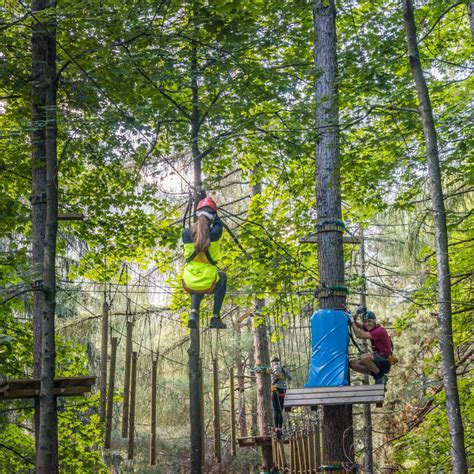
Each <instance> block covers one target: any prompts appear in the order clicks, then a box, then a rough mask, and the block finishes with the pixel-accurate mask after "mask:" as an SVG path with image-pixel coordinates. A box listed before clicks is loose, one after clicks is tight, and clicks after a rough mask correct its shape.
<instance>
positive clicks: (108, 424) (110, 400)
mask: <svg viewBox="0 0 474 474" xmlns="http://www.w3.org/2000/svg"><path fill="white" fill-rule="evenodd" d="M117 346H118V339H117V338H116V337H113V338H112V352H111V354H110V369H109V391H108V392H107V414H106V417H105V420H106V421H105V443H104V447H105V448H106V449H109V448H110V438H111V433H112V412H113V408H114V388H115V362H116V360H117Z"/></svg>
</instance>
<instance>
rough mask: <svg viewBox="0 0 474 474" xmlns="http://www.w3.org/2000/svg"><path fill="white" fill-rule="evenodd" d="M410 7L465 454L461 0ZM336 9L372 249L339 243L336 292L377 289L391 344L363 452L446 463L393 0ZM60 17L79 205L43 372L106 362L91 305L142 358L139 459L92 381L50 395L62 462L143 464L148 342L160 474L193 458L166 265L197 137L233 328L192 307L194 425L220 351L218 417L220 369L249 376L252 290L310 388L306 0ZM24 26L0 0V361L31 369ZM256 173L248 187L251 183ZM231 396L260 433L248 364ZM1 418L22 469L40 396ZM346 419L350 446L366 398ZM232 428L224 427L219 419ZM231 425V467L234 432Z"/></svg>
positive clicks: (349, 187) (398, 467)
mask: <svg viewBox="0 0 474 474" xmlns="http://www.w3.org/2000/svg"><path fill="white" fill-rule="evenodd" d="M416 6H417V9H416V23H417V27H418V40H419V43H420V54H421V61H422V64H423V67H424V70H425V74H426V77H427V81H428V86H429V89H430V93H431V99H432V106H433V110H434V115H435V122H436V127H437V132H438V135H439V144H440V153H441V167H442V176H443V187H444V191H445V203H446V209H447V220H448V229H449V245H450V247H449V248H450V264H451V273H452V304H453V331H454V332H453V335H454V341H455V345H456V346H455V350H456V362H457V372H458V385H459V391H460V401H461V408H462V414H463V419H464V424H465V430H466V433H465V441H466V448H467V450H468V453H469V454H470V457H471V461H472V454H473V453H472V439H473V436H472V426H473V424H472V422H473V420H472V416H473V415H472V414H473V413H474V409H473V399H472V379H471V378H470V377H469V375H470V369H471V368H472V367H471V365H470V364H471V362H472V327H473V307H474V300H473V295H472V285H473V263H474V252H473V241H474V230H473V220H474V219H473V182H472V179H473V162H474V161H473V159H472V152H471V150H472V137H473V133H472V132H473V131H472V90H473V89H474V87H473V79H472V72H473V65H472V62H471V61H470V59H471V58H470V56H471V55H472V35H473V30H472V28H473V17H472V8H471V7H472V5H470V2H451V1H419V2H416ZM337 13H338V16H337V30H338V48H339V49H338V68H339V84H338V85H339V106H340V114H341V187H342V198H343V217H344V221H345V222H346V225H347V230H348V232H349V233H350V234H353V235H357V236H360V235H361V229H363V234H364V242H365V251H366V262H367V263H366V271H365V273H366V276H365V278H364V281H362V280H361V277H360V275H361V272H360V258H359V249H358V247H357V246H346V247H345V252H346V253H345V260H346V279H347V284H348V285H349V287H350V290H351V293H350V297H349V300H348V301H349V307H355V305H357V304H358V301H359V297H360V293H361V292H362V288H363V287H364V284H365V286H366V288H367V290H366V291H367V302H368V306H369V307H370V309H372V310H374V311H375V313H376V314H377V315H378V317H379V319H380V321H381V322H382V323H383V324H384V325H385V326H386V327H388V328H389V330H390V333H391V334H392V336H393V340H394V344H395V350H396V353H397V355H398V356H399V358H400V359H401V361H400V363H399V364H398V365H397V366H396V367H395V369H394V371H393V374H392V375H391V377H390V382H389V385H388V393H387V401H386V403H385V405H384V407H383V408H381V409H377V410H375V411H374V413H373V418H374V456H375V459H376V467H377V470H380V472H382V470H384V472H385V471H388V472H428V471H432V472H437V471H442V470H445V471H446V470H449V466H450V451H449V436H448V428H447V421H446V414H445V399H444V392H443V385H442V374H441V359H440V352H439V346H438V332H437V331H438V329H437V328H438V326H437V323H436V311H437V309H436V308H437V300H436V298H437V294H436V262H435V251H434V232H433V222H432V212H431V201H430V198H429V190H428V184H427V170H426V158H425V141H424V136H423V130H422V124H421V120H420V116H419V114H418V109H417V98H416V93H415V90H414V86H413V79H412V76H411V73H410V68H409V63H408V59H407V52H406V44H405V37H404V30H403V17H402V10H401V6H400V4H399V2H398V1H379V0H374V1H370V2H369V1H358V0H341V1H340V2H338V4H337ZM48 14H49V15H51V14H52V11H50V12H49V13H48V12H46V13H44V14H43V15H45V18H47V16H48ZM55 14H56V16H57V53H58V78H57V79H58V108H57V114H58V159H59V172H58V180H59V189H58V192H59V205H60V212H76V213H80V214H83V215H84V216H85V217H84V219H83V220H82V221H74V222H61V223H60V228H59V234H58V263H57V278H58V290H59V291H58V294H57V310H56V318H57V323H56V329H57V335H56V337H57V351H58V358H57V374H58V375H63V376H68V375H81V374H82V375H84V374H89V373H90V374H98V372H99V356H100V335H99V334H100V317H101V312H102V305H103V303H104V301H105V302H107V303H108V304H109V306H110V309H111V335H112V336H117V337H118V338H119V340H120V343H119V348H118V362H117V367H118V373H117V377H118V380H120V379H121V378H122V377H123V366H124V364H123V358H124V335H125V333H126V322H127V321H133V322H134V324H135V326H134V350H136V351H137V352H138V354H139V359H138V392H137V400H138V405H137V415H136V416H137V426H136V442H137V446H136V449H135V452H136V456H135V459H134V460H133V461H127V460H126V440H123V439H122V437H121V433H120V410H121V395H122V389H121V385H120V384H119V387H118V388H117V392H116V399H115V400H116V413H115V415H114V431H113V438H112V450H108V451H105V450H104V449H103V447H102V446H103V440H102V439H103V426H102V424H101V423H100V421H99V417H98V404H99V397H98V394H97V392H96V391H95V393H94V394H93V395H92V396H91V397H84V398H74V399H59V400H60V402H59V404H60V405H59V437H60V443H59V449H60V452H59V455H60V463H61V468H62V469H63V470H64V472H102V471H103V472H106V465H107V464H109V465H114V466H115V467H116V468H117V469H119V468H120V469H122V470H123V472H127V471H129V472H132V471H133V469H135V470H138V472H146V471H145V469H146V467H145V466H146V464H147V449H148V448H147V445H148V432H149V409H150V403H151V400H150V394H149V385H150V372H151V364H152V359H153V358H155V357H156V356H157V354H158V353H159V354H160V356H159V359H158V360H159V369H158V370H159V392H158V399H159V404H158V420H159V422H158V442H159V449H158V453H159V456H158V457H159V463H160V465H161V466H162V467H163V469H169V470H170V472H173V471H174V472H176V470H177V469H179V468H180V467H182V466H186V465H187V463H189V421H188V409H187V404H188V378H187V377H188V376H187V364H186V363H187V354H186V344H187V340H186V336H187V329H185V322H186V318H187V311H188V307H189V301H188V299H189V298H188V296H187V295H186V294H185V293H184V292H183V290H182V289H181V286H180V282H179V273H180V270H181V268H182V263H183V262H182V252H181V249H180V232H181V228H182V225H183V215H184V213H185V209H186V207H187V206H188V203H189V199H190V193H191V192H192V187H191V183H192V160H193V158H192V156H193V155H192V151H193V147H197V148H195V149H197V150H198V153H200V154H201V156H202V158H203V175H204V176H205V180H204V187H205V189H206V190H207V191H208V193H209V194H210V195H211V196H212V197H213V198H214V199H216V200H217V202H218V204H219V206H220V214H221V217H222V218H223V220H224V222H225V223H226V224H227V226H228V227H229V228H230V229H231V231H232V233H233V234H235V236H236V237H237V238H238V241H239V243H240V245H236V243H235V242H234V240H233V239H232V238H231V236H230V234H229V233H226V235H225V237H224V242H223V247H224V249H225V251H224V255H223V258H222V262H220V266H221V267H222V268H224V269H225V270H226V272H227V274H228V280H229V287H228V295H227V298H226V302H225V308H224V315H225V320H226V321H227V323H228V325H229V326H232V327H233V330H232V331H225V332H224V333H223V334H221V335H220V336H219V337H218V338H216V336H215V335H214V336H213V335H211V334H210V333H209V331H207V330H206V323H205V322H204V324H203V329H202V337H203V343H202V346H203V349H202V353H203V361H204V374H205V377H204V390H205V406H206V418H205V423H206V426H210V425H209V422H210V419H211V410H210V407H211V402H212V400H211V395H210V393H211V392H210V388H211V368H212V359H213V358H214V356H215V355H217V356H218V358H219V361H220V367H221V377H220V380H221V398H222V406H223V409H224V413H228V410H229V405H228V403H229V400H228V381H227V369H228V368H229V367H232V366H234V365H236V363H241V364H242V365H243V366H244V369H245V371H246V374H247V375H250V372H249V370H250V368H251V367H252V364H251V357H252V329H251V326H252V325H257V324H259V318H253V319H252V320H251V321H248V318H247V317H246V315H247V314H248V313H249V310H250V309H251V308H253V303H254V300H255V298H256V297H260V298H264V299H265V307H264V310H263V312H262V314H261V315H260V320H264V321H265V322H266V324H267V326H268V327H269V331H270V336H271V341H272V348H271V351H272V354H274V355H279V356H280V357H281V358H282V359H283V360H284V362H285V363H286V365H287V366H288V367H289V368H290V370H291V372H292V373H293V374H294V376H293V382H292V384H293V386H295V387H296V386H302V385H303V384H304V383H305V381H306V376H307V368H308V360H309V354H310V335H309V318H310V316H311V314H312V311H313V309H315V308H316V307H317V301H316V300H315V298H314V296H313V293H314V290H315V289H316V288H317V287H318V277H317V261H316V249H315V246H313V245H308V244H301V243H300V242H299V239H300V238H302V237H305V236H307V235H309V234H311V233H312V232H313V231H314V228H315V224H316V215H315V162H314V147H315V143H316V141H317V139H318V130H316V129H315V126H314V115H315V100H314V81H315V74H316V72H315V67H314V60H313V43H314V40H315V38H314V33H313V18H312V6H311V2H309V1H304V0H294V1H289V2H274V1H263V0H261V1H258V0H253V1H246V0H228V1H224V0H222V1H215V2H205V1H201V0H194V2H178V1H161V2H157V1H147V0H130V1H127V2H118V1H116V0H89V1H83V2H73V1H69V0H61V1H59V2H58V4H57V7H56V9H55ZM37 20H38V19H37V18H36V19H35V17H34V16H32V15H31V10H30V3H29V2H27V1H13V0H6V1H4V2H3V5H2V6H1V7H0V60H1V68H0V130H1V132H0V133H1V135H0V170H1V179H0V189H1V192H0V215H1V220H0V269H1V271H0V294H1V297H0V337H1V339H0V344H1V346H0V372H1V373H3V374H5V375H6V376H8V377H10V378H26V377H31V376H32V371H33V359H32V346H33V339H32V324H31V318H32V291H31V284H32V282H33V280H34V278H33V276H32V275H33V274H34V269H32V265H31V239H32V235H31V232H32V229H31V199H30V196H31V173H32V171H31V156H30V154H31V143H30V136H31V132H32V129H31V98H30V97H31V30H32V25H33V24H34V22H35V21H37ZM196 118H198V120H197V121H196ZM193 124H194V125H195V126H194V127H193V126H192V125H193ZM196 124H197V127H196ZM256 184H261V186H262V193H261V195H258V196H251V194H252V193H251V187H252V186H254V185H256ZM207 303H208V302H207ZM352 305H353V306H352ZM204 308H205V309H206V310H207V308H209V306H207V305H205V306H204ZM203 317H204V318H205V317H206V314H204V315H203ZM352 352H353V353H354V354H355V350H352ZM237 359H239V360H237ZM239 361H240V362H239ZM244 400H245V401H244ZM240 403H241V405H240V410H242V409H245V412H246V413H247V417H246V418H244V419H242V418H241V417H240V418H239V420H240V425H239V428H240V429H241V430H242V429H243V424H244V422H245V425H246V426H247V427H248V431H249V432H251V431H252V429H253V426H252V424H253V422H254V419H253V418H252V416H251V413H252V411H254V406H255V387H254V386H253V384H252V381H251V378H249V379H248V382H247V383H246V386H245V392H244V398H242V399H241V402H240ZM226 410H227V411H226ZM0 412H1V414H2V416H1V417H0V466H2V469H5V470H4V471H2V472H22V471H24V472H27V471H28V470H31V469H32V468H33V462H34V435H33V433H32V426H33V411H32V403H31V402H29V401H15V402H11V403H6V402H3V403H2V406H1V410H0ZM355 420H356V422H355V427H354V432H355V434H356V453H357V454H358V456H359V457H360V455H361V454H360V453H361V448H362V444H361V443H362V441H361V436H359V435H360V432H359V435H358V430H360V428H361V425H360V417H358V416H357V412H356V416H355ZM357 420H358V421H357ZM223 423H224V426H223V430H222V431H223V433H228V432H229V430H228V429H227V428H226V426H228V423H229V421H228V419H226V420H225V421H223ZM207 432H208V436H209V438H208V442H209V445H210V446H211V445H212V430H207ZM223 439H224V451H225V453H226V456H225V457H226V458H227V462H228V463H230V462H231V460H230V459H229V438H228V436H227V435H225V434H224V435H223ZM208 457H212V452H211V450H210V449H209V450H208ZM209 462H211V461H209ZM257 463H258V456H257V455H256V453H254V452H252V451H249V452H247V453H242V452H240V453H239V455H238V456H237V458H236V459H235V460H233V466H234V467H233V469H235V470H236V472H240V471H239V469H244V468H250V467H249V466H252V465H256V464H257Z"/></svg>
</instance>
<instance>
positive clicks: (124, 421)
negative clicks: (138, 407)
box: [122, 321, 133, 438]
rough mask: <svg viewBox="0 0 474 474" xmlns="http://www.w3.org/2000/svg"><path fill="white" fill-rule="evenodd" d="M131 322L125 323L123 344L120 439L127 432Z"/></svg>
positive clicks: (125, 435) (124, 436)
mask: <svg viewBox="0 0 474 474" xmlns="http://www.w3.org/2000/svg"><path fill="white" fill-rule="evenodd" d="M132 337H133V322H131V321H127V340H126V344H125V374H124V381H123V409H122V437H123V438H126V437H127V432H128V407H129V404H130V364H131V357H132Z"/></svg>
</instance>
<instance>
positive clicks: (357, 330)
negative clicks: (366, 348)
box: [349, 313, 372, 339]
mask: <svg viewBox="0 0 474 474" xmlns="http://www.w3.org/2000/svg"><path fill="white" fill-rule="evenodd" d="M349 320H350V322H351V326H352V329H353V330H354V334H355V335H356V336H357V337H359V338H360V339H372V335H371V334H370V332H369V331H364V330H363V329H362V327H363V326H362V324H360V323H358V322H357V321H356V320H355V319H354V316H353V315H352V314H350V313H349Z"/></svg>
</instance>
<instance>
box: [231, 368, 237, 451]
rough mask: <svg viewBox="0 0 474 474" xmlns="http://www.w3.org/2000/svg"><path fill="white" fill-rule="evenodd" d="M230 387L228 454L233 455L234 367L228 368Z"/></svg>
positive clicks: (234, 445)
mask: <svg viewBox="0 0 474 474" xmlns="http://www.w3.org/2000/svg"><path fill="white" fill-rule="evenodd" d="M229 387H230V436H231V439H230V454H231V456H232V457H234V456H235V455H236V454H237V440H236V426H235V389H234V369H233V368H232V367H231V368H230V369H229Z"/></svg>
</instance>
